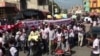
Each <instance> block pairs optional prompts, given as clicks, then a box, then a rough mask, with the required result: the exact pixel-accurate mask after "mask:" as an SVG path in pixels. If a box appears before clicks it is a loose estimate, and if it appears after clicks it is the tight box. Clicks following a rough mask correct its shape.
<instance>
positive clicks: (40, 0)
mask: <svg viewBox="0 0 100 56" xmlns="http://www.w3.org/2000/svg"><path fill="white" fill-rule="evenodd" d="M13 5H15V6H13ZM8 7H9V9H11V8H12V7H13V8H12V9H14V11H16V10H17V11H21V10H25V9H36V10H40V11H44V12H49V9H48V0H0V18H1V17H7V16H6V15H5V14H7V13H5V12H7V11H10V10H8ZM5 9H6V11H5ZM11 11H13V10H11ZM14 11H13V12H14ZM10 13H11V14H14V13H12V12H10ZM10 13H8V14H10Z"/></svg>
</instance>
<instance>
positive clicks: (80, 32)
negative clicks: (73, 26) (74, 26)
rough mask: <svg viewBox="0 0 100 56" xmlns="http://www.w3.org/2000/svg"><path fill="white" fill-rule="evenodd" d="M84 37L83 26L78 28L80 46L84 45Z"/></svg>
mask: <svg viewBox="0 0 100 56" xmlns="http://www.w3.org/2000/svg"><path fill="white" fill-rule="evenodd" d="M83 37H84V34H83V29H82V28H81V27H79V29H78V45H79V46H82V45H83Z"/></svg>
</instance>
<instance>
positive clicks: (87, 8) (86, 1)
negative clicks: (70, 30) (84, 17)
mask: <svg viewBox="0 0 100 56" xmlns="http://www.w3.org/2000/svg"><path fill="white" fill-rule="evenodd" d="M83 5H84V11H86V12H90V1H89V0H83Z"/></svg>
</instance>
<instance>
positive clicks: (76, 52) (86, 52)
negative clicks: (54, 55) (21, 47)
mask: <svg viewBox="0 0 100 56" xmlns="http://www.w3.org/2000/svg"><path fill="white" fill-rule="evenodd" d="M90 53H91V49H90V48H88V47H86V46H84V47H78V46H76V47H74V48H73V49H72V56H90ZM19 56H26V54H24V53H23V52H20V55H19ZM43 56H51V55H43Z"/></svg>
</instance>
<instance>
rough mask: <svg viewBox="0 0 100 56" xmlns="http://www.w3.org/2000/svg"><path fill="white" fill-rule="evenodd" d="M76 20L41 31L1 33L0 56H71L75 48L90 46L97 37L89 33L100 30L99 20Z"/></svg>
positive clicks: (39, 27) (40, 26)
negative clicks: (44, 55) (22, 54)
mask: <svg viewBox="0 0 100 56" xmlns="http://www.w3.org/2000/svg"><path fill="white" fill-rule="evenodd" d="M74 16H76V17H72V19H71V20H72V22H71V23H70V24H61V25H56V24H52V23H47V22H45V23H43V24H41V25H39V26H38V27H35V26H32V27H26V28H19V29H15V30H13V31H12V30H5V31H3V32H2V33H0V56H19V52H20V51H24V53H26V54H27V56H42V54H45V53H46V54H48V55H49V54H55V55H58V54H59V53H60V54H59V55H62V54H65V53H66V54H69V55H71V49H72V48H73V47H74V46H80V47H82V46H83V45H87V46H89V45H90V44H92V43H93V41H92V40H93V39H94V38H92V37H94V36H95V34H93V35H91V33H90V29H91V28H92V27H96V26H99V23H98V22H99V17H98V16H96V15H93V16H91V17H90V16H89V15H88V16H84V17H82V16H80V15H74ZM90 40H91V41H90Z"/></svg>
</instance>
